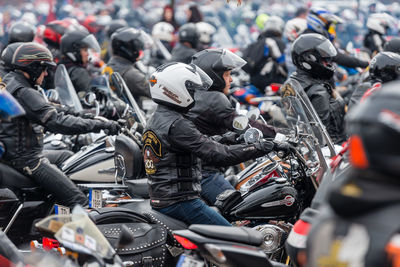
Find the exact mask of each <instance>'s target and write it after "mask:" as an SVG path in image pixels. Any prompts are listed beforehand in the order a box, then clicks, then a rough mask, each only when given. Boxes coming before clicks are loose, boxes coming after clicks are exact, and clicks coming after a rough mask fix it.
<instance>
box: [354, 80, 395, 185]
mask: <svg viewBox="0 0 400 267" xmlns="http://www.w3.org/2000/svg"><path fill="white" fill-rule="evenodd" d="M399 87H400V82H399V81H394V82H391V83H388V84H385V85H384V86H383V87H382V89H380V90H379V91H377V92H376V93H375V94H372V95H371V96H370V97H368V98H367V99H366V100H365V101H364V102H361V103H360V104H359V105H358V106H357V107H356V108H355V109H354V110H353V111H352V112H350V113H349V114H348V115H347V116H348V118H347V128H348V131H349V133H350V134H351V138H350V146H349V148H350V162H351V163H352V165H353V166H354V167H355V168H357V169H371V170H376V171H378V172H382V173H385V174H388V175H393V176H395V177H396V179H397V181H398V177H399V176H400V164H399V162H400V149H399V147H400V105H399V103H400V90H399ZM377 178H379V179H380V178H381V177H377Z"/></svg>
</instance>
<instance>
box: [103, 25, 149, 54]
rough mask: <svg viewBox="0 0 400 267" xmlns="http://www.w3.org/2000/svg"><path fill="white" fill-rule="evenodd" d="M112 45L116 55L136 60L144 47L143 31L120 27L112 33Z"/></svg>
mask: <svg viewBox="0 0 400 267" xmlns="http://www.w3.org/2000/svg"><path fill="white" fill-rule="evenodd" d="M111 47H112V51H113V54H114V55H118V56H120V57H123V58H125V59H128V60H130V61H132V62H135V61H136V59H137V58H138V57H139V52H140V50H142V49H143V47H144V39H143V36H142V32H141V31H139V30H137V29H134V28H130V27H129V28H128V27H125V28H122V29H118V30H117V31H116V32H115V33H113V35H111Z"/></svg>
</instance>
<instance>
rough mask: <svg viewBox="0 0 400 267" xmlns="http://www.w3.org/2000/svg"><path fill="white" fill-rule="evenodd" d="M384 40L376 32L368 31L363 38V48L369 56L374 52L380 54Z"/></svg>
mask: <svg viewBox="0 0 400 267" xmlns="http://www.w3.org/2000/svg"><path fill="white" fill-rule="evenodd" d="M385 42H386V40H385V38H383V35H382V34H380V33H378V32H376V31H369V32H368V33H367V34H366V35H365V37H364V47H366V48H368V50H369V53H370V55H372V54H373V53H374V52H376V53H378V52H382V51H383V45H384V44H385Z"/></svg>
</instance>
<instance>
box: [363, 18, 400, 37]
mask: <svg viewBox="0 0 400 267" xmlns="http://www.w3.org/2000/svg"><path fill="white" fill-rule="evenodd" d="M395 21H396V19H395V18H393V17H392V16H390V15H389V14H387V13H376V14H372V15H371V16H369V18H368V20H367V28H368V29H370V30H373V31H376V32H378V33H380V34H386V30H387V29H388V28H389V27H391V26H392V25H393V24H394V23H395Z"/></svg>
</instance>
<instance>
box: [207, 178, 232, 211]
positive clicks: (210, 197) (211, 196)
mask: <svg viewBox="0 0 400 267" xmlns="http://www.w3.org/2000/svg"><path fill="white" fill-rule="evenodd" d="M202 175H203V177H202V179H201V197H202V198H203V199H204V200H206V201H207V203H209V204H210V205H214V203H215V201H216V200H217V196H218V195H219V194H221V193H222V192H224V191H225V190H228V189H230V190H235V188H234V187H233V186H232V185H231V183H229V182H228V181H227V180H225V176H224V175H223V174H222V173H220V172H208V171H203V172H202Z"/></svg>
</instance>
